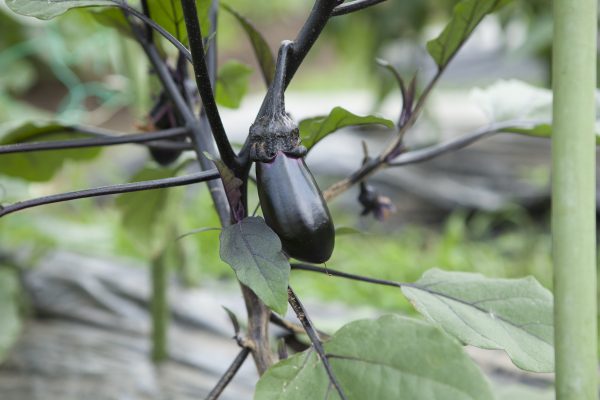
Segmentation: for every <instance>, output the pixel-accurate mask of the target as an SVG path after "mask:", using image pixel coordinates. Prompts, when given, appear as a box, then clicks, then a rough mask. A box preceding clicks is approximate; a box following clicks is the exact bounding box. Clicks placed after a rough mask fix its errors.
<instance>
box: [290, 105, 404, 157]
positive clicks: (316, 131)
mask: <svg viewBox="0 0 600 400" xmlns="http://www.w3.org/2000/svg"><path fill="white" fill-rule="evenodd" d="M357 125H383V126H386V127H388V128H392V127H393V126H394V123H393V122H392V121H390V120H389V119H385V118H381V117H377V116H374V115H367V116H359V115H356V114H352V113H351V112H350V111H348V110H346V109H344V108H342V107H335V108H334V109H333V110H331V112H330V113H329V115H324V116H320V117H314V118H308V119H305V120H302V121H300V125H299V128H300V138H301V139H302V144H303V145H304V146H305V147H306V148H307V149H310V148H311V147H313V146H314V145H315V144H317V143H318V142H319V141H320V140H322V139H324V138H325V137H327V136H328V135H330V134H332V133H333V132H335V131H337V130H338V129H342V128H345V127H347V126H357Z"/></svg>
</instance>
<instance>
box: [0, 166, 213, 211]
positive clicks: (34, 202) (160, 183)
mask: <svg viewBox="0 0 600 400" xmlns="http://www.w3.org/2000/svg"><path fill="white" fill-rule="evenodd" d="M219 177H220V175H219V172H218V171H217V170H216V169H212V170H210V171H202V172H198V173H195V174H190V175H185V176H178V177H174V178H165V179H155V180H149V181H142V182H132V183H125V184H119V185H112V186H103V187H98V188H93V189H85V190H78V191H75V192H67V193H61V194H54V195H50V196H44V197H39V198H37V199H31V200H25V201H21V202H18V203H14V204H11V205H8V206H6V207H1V208H0V217H3V216H5V215H8V214H11V213H14V212H16V211H21V210H24V209H27V208H32V207H38V206H42V205H44V204H52V203H60V202H63V201H70V200H76V199H83V198H87V197H97V196H106V195H109V194H120V193H129V192H138V191H141V190H149V189H164V188H169V187H175V186H184V185H190V184H192V183H198V182H205V181H208V180H212V179H217V178H219Z"/></svg>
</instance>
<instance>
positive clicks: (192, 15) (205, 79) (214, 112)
mask: <svg viewBox="0 0 600 400" xmlns="http://www.w3.org/2000/svg"><path fill="white" fill-rule="evenodd" d="M181 7H182V10H183V16H184V19H185V26H186V29H187V33H188V40H189V42H190V51H191V52H192V65H193V67H194V73H195V74H194V75H195V77H196V85H197V86H198V91H199V92H200V97H201V98H202V107H203V109H204V112H205V113H206V117H207V118H208V122H209V123H210V128H211V131H212V133H213V136H214V138H215V141H216V143H217V148H218V149H219V154H220V155H221V159H222V160H223V162H225V165H227V166H228V167H229V168H232V167H233V166H234V165H235V164H236V157H235V153H234V152H233V149H232V148H231V144H230V143H229V139H227V134H226V133H225V128H224V127H223V122H222V121H221V116H220V115H219V110H218V108H217V103H216V101H215V97H214V94H213V88H212V86H213V85H212V84H211V74H209V71H208V67H207V65H206V59H205V55H204V44H203V38H202V31H201V30H200V23H199V22H198V12H197V10H196V1H195V0H181Z"/></svg>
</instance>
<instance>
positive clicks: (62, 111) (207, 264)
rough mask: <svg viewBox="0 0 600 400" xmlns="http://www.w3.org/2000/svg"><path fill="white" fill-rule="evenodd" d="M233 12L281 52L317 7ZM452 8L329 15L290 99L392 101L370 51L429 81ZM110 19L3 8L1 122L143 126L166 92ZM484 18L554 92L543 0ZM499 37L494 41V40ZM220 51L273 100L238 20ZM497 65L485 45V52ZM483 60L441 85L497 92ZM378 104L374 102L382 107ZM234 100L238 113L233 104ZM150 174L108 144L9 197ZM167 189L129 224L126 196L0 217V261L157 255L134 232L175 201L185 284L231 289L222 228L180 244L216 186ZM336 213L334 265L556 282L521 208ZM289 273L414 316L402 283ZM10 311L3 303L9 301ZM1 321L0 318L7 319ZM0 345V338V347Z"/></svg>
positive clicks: (9, 280) (227, 24)
mask: <svg viewBox="0 0 600 400" xmlns="http://www.w3.org/2000/svg"><path fill="white" fill-rule="evenodd" d="M227 3H228V4H229V5H231V6H232V7H233V8H234V9H235V10H237V11H238V12H239V13H241V14H242V15H244V16H246V17H248V18H249V19H250V20H251V21H253V22H254V23H255V26H256V27H257V28H258V29H259V30H260V31H261V32H262V33H263V35H264V36H265V37H266V38H267V41H268V42H269V44H270V45H271V48H272V49H274V48H276V46H277V45H278V43H279V42H280V41H281V40H282V39H286V38H291V37H293V36H294V35H295V32H296V31H297V30H298V28H299V27H300V25H301V24H302V22H303V21H304V18H305V16H306V13H307V12H308V10H309V5H310V4H309V3H310V2H307V1H302V0H288V1H285V2H273V1H269V0H254V1H245V0H229V1H228V2H227ZM455 4H456V1H454V0H443V1H434V0H405V1H393V0H389V1H387V2H386V3H384V4H382V5H380V6H377V7H373V8H371V9H369V10H366V11H364V12H360V13H356V14H353V15H349V16H347V17H344V18H335V19H334V20H333V21H332V23H331V24H330V25H329V26H328V28H327V29H326V31H325V34H324V36H323V37H322V38H321V39H320V42H319V43H318V45H317V46H316V48H315V51H314V52H312V53H311V54H310V55H309V58H308V60H307V62H306V63H305V64H304V65H303V66H302V69H301V73H300V74H298V77H297V79H295V80H294V83H293V84H292V86H291V88H290V90H292V91H328V92H331V91H336V90H347V89H366V90H368V91H371V92H373V93H377V96H375V98H379V99H380V100H382V99H384V98H385V96H387V95H388V94H389V95H391V96H397V93H391V94H390V91H391V90H396V89H395V85H394V84H393V83H392V81H391V77H390V76H389V75H388V74H386V72H385V71H384V70H383V69H381V68H378V67H377V66H376V63H375V62H374V59H375V58H376V57H381V58H385V59H387V60H390V61H391V62H392V63H393V64H394V65H396V66H397V67H398V69H399V70H400V71H401V73H403V74H405V75H406V76H410V75H412V74H414V73H415V71H419V75H420V76H421V77H422V78H423V79H421V81H422V82H425V81H426V77H427V76H428V75H430V74H431V72H432V71H433V64H432V62H431V61H430V60H428V58H427V57H426V52H425V50H424V44H425V42H426V40H428V39H430V38H432V37H434V35H435V34H436V33H437V32H439V31H440V30H441V28H442V27H443V24H444V23H445V22H446V21H447V20H448V15H449V13H450V12H451V10H452V7H453V6H454V5H455ZM106 17H107V16H106V15H103V16H99V15H98V13H97V12H95V11H91V10H85V9H84V10H74V11H70V12H68V13H67V14H65V15H63V16H61V17H59V18H56V19H54V20H51V21H47V22H46V21H43V22H42V21H39V20H35V19H32V18H23V17H19V16H16V15H14V14H12V13H10V12H9V11H8V10H7V9H6V8H5V7H4V4H2V7H0V70H1V71H2V74H0V124H1V125H0V128H1V127H6V126H14V125H15V124H18V123H20V122H23V121H32V120H34V121H35V120H44V119H52V120H55V121H60V122H61V123H68V124H73V123H85V124H90V125H97V126H102V127H106V128H111V129H116V130H122V131H124V132H132V131H136V130H138V128H136V127H137V126H141V125H144V124H145V123H146V122H147V119H146V118H147V117H146V116H147V114H148V112H149V109H150V107H151V105H152V100H153V98H154V97H155V96H157V94H158V84H157V82H156V80H155V77H153V76H151V75H150V74H149V73H148V71H149V68H148V65H147V64H146V62H145V58H144V56H143V54H142V52H141V50H140V49H139V48H138V47H137V45H136V44H135V43H134V42H133V41H131V40H129V39H127V38H125V37H123V36H122V35H121V34H120V33H119V31H118V30H116V29H113V28H109V27H107V26H105V25H103V24H102V22H103V20H102V18H106ZM104 22H105V21H104ZM113 22H114V21H113ZM489 22H490V23H489V24H488V27H487V29H492V30H494V29H496V30H500V31H501V32H502V34H501V35H495V36H493V38H494V40H493V43H491V44H490V43H487V42H486V41H485V40H484V39H485V38H484V39H481V40H483V41H482V43H484V44H485V43H487V46H488V50H489V49H491V50H490V51H493V52H495V54H500V56H499V57H509V58H510V59H512V60H513V61H514V60H520V59H527V60H534V61H535V62H536V65H537V66H538V67H539V66H541V67H539V68H537V69H535V71H536V72H535V74H533V75H530V76H528V78H530V79H529V80H533V81H534V83H537V84H547V82H548V76H549V74H548V68H549V67H548V65H549V63H548V61H549V56H550V40H551V19H550V9H549V7H548V6H547V2H545V1H542V0H530V1H526V2H525V1H520V2H515V3H513V4H512V5H511V6H510V7H507V8H506V9H504V10H502V12H501V13H500V14H499V15H498V16H497V17H493V18H491V21H489ZM498 38H500V39H501V40H500V42H497V41H495V40H497V39H498ZM481 40H480V41H481ZM488 42H489V40H488ZM218 45H219V60H220V64H221V65H224V64H225V63H226V62H231V61H232V60H236V61H237V62H238V63H243V64H247V65H248V66H249V67H250V68H252V70H253V71H254V72H253V73H252V74H249V73H248V71H249V69H248V68H247V67H232V66H231V64H227V65H229V68H233V71H234V72H235V71H242V72H243V71H246V72H245V77H244V76H239V75H236V77H237V78H239V79H240V81H239V84H238V86H236V89H235V90H236V91H235V96H238V97H241V96H243V95H244V94H245V93H247V92H250V93H253V92H261V91H264V84H263V83H262V80H261V76H260V73H259V72H258V68H257V64H256V61H255V60H254V57H253V54H252V51H251V49H250V46H249V43H248V40H247V38H246V37H245V35H244V33H243V30H242V29H241V28H240V27H239V26H238V24H237V22H236V21H235V19H234V18H233V17H232V16H231V15H229V14H228V13H221V15H220V19H219V30H218ZM165 47H167V46H165ZM484 47H485V46H484ZM168 51H169V50H168ZM467 53H468V52H467ZM487 56H488V54H487V53H485V52H484V54H483V55H482V56H481V57H487ZM476 63H477V59H472V58H468V57H467V58H466V59H465V60H464V61H463V62H462V64H461V62H460V60H457V66H455V67H453V69H451V70H449V71H448V75H449V76H450V77H452V76H462V77H463V78H464V79H458V78H457V79H448V81H444V83H443V85H447V86H450V87H457V86H458V87H462V88H465V89H466V88H469V87H470V86H471V85H472V84H474V83H481V82H482V81H483V82H487V83H491V82H492V81H493V80H495V79H497V78H498V77H499V76H494V75H490V74H487V71H482V72H480V73H479V74H477V73H471V72H472V71H471V70H470V69H465V68H467V67H468V66H470V65H472V64H473V65H475V64H476ZM461 65H462V66H461ZM465 66H467V67H465ZM461 68H462V75H461V74H460V72H461ZM465 71H466V72H465ZM540 71H542V72H541V73H540ZM230 72H231V71H230ZM242 72H240V73H242ZM378 104H379V103H378V102H374V104H373V108H374V109H376V108H377V106H378ZM228 105H229V106H233V107H235V106H237V104H236V103H235V102H233V103H230V104H228ZM340 105H343V104H340ZM324 113H325V112H324ZM0 138H1V135H0ZM190 157H191V156H190ZM188 158H189V157H188ZM184 160H185V157H184ZM0 162H1V161H0ZM156 168H157V165H156V164H154V163H153V162H152V161H150V160H149V158H148V154H147V152H146V151H145V150H144V149H143V148H141V147H134V146H124V147H119V148H109V149H106V150H104V151H103V152H102V154H101V155H100V156H99V157H96V158H90V159H87V160H86V161H85V162H77V163H76V162H66V163H65V164H64V166H63V167H62V168H61V169H60V170H59V171H58V172H57V173H56V174H54V176H52V179H51V180H48V181H47V182H40V183H31V182H27V181H26V180H23V179H19V178H16V177H8V176H0V199H1V202H2V203H3V204H8V203H12V202H15V201H18V200H22V199H27V198H32V197H37V196H41V195H46V194H51V193H58V192H62V191H68V190H74V189H77V188H86V187H92V186H99V185H107V184H114V183H120V182H125V181H131V180H135V179H139V178H140V176H143V177H149V176H156V175H152V174H156V172H152V171H155V170H156ZM173 173H174V172H173ZM136 174H137V176H135V175H136ZM160 174H161V173H159V175H160ZM165 192H166V191H154V192H147V193H144V194H141V195H139V196H140V198H143V199H144V200H145V201H147V202H148V203H150V202H152V201H154V203H153V204H155V205H156V208H154V209H153V208H152V207H149V208H144V210H134V211H135V212H137V213H141V214H137V215H134V216H131V215H129V216H128V214H127V212H128V211H127V209H126V207H125V208H124V207H119V206H118V203H119V200H117V201H115V198H100V199H94V200H90V199H85V200H78V201H74V202H70V203H66V204H60V205H51V206H46V207H43V208H40V209H32V210H28V211H25V212H22V213H17V214H14V215H10V216H8V217H6V218H3V219H2V221H1V222H0V255H1V256H2V258H1V259H0V261H2V260H3V259H6V260H11V259H19V260H25V262H24V263H21V265H32V264H34V263H35V260H36V259H39V257H43V256H44V254H45V253H46V252H47V251H50V250H54V249H61V250H67V251H75V252H85V253H86V254H94V255H97V256H98V257H128V258H136V259H139V260H144V261H145V262H149V260H150V259H151V258H152V257H153V256H154V255H155V254H154V252H155V251H159V250H156V249H155V245H154V244H150V242H148V241H144V240H141V239H140V237H139V235H138V234H137V233H136V232H138V233H139V232H140V227H141V228H142V229H144V224H149V225H152V224H154V223H155V221H154V220H155V219H156V218H155V216H154V214H153V211H156V210H161V209H164V207H163V206H164V204H166V203H165V202H167V201H168V202H172V203H173V204H175V205H176V207H174V208H175V209H176V212H177V213H179V214H178V216H176V217H174V219H173V220H174V221H175V222H173V223H172V224H170V225H169V227H167V228H165V229H161V230H160V231H157V232H159V233H156V234H157V235H159V236H161V235H162V236H161V237H162V239H163V242H162V243H163V246H164V245H165V244H169V245H170V244H172V243H177V247H178V249H179V250H178V251H179V254H180V257H178V258H177V260H178V262H177V263H176V264H177V265H176V267H174V268H176V273H177V277H178V280H179V281H180V282H181V283H182V284H184V285H197V284H201V282H202V281H203V280H205V279H220V280H228V281H230V282H231V284H232V287H233V286H234V285H235V284H234V280H233V278H234V275H233V273H232V271H231V269H230V268H229V267H228V266H227V265H225V264H224V263H223V262H221V261H220V259H219V255H218V252H217V250H216V249H218V232H214V231H208V232H203V233H198V234H195V235H191V236H188V237H185V238H183V239H181V240H179V241H175V239H176V237H177V236H178V235H181V234H184V233H186V232H189V231H192V230H194V229H197V228H201V227H216V226H218V219H217V217H216V214H215V212H214V210H213V208H212V206H211V204H210V198H209V195H208V192H207V190H206V189H205V188H204V186H203V185H194V186H193V187H189V188H177V189H170V190H169V191H168V192H169V195H168V200H167V199H165V198H159V197H160V196H164V193H165ZM254 192H255V191H254V190H251V193H254ZM252 196H253V197H252V198H251V201H250V204H251V207H252V208H253V207H254V206H255V205H256V203H257V200H256V196H255V194H253V195H252ZM394 200H398V201H399V200H400V199H394ZM171 208H173V207H171ZM129 212H131V210H130V211H129ZM143 213H146V214H143ZM333 213H334V215H335V220H336V224H337V225H338V226H351V227H358V228H359V229H360V230H362V231H364V233H360V234H355V235H344V236H340V237H339V238H338V240H337V245H336V250H335V253H334V256H333V258H332V260H331V261H330V262H328V263H327V266H328V267H330V268H334V269H339V270H343V271H347V272H352V273H359V274H363V275H368V276H374V277H380V278H385V279H393V280H398V281H413V280H416V279H417V278H418V277H419V276H420V275H421V274H422V273H423V272H424V271H425V270H427V269H429V268H432V267H442V268H445V269H451V270H461V271H476V272H482V273H484V274H486V275H488V276H495V277H517V276H524V275H529V274H532V275H534V276H535V277H536V278H537V279H538V280H539V281H540V282H541V283H542V284H543V285H545V286H547V287H550V286H551V283H552V278H551V267H550V258H549V254H550V238H549V234H548V221H547V217H546V215H545V214H542V215H536V216H532V215H530V213H529V212H528V211H527V210H525V209H523V208H521V207H519V206H516V205H515V206H513V207H511V208H509V209H507V210H505V211H501V212H497V213H485V212H480V211H477V210H456V211H455V212H453V213H451V214H450V215H448V216H447V218H446V219H444V220H442V221H439V223H437V224H430V225H410V224H405V223H402V221H398V220H397V219H390V220H389V221H388V222H384V223H379V222H376V221H372V220H371V217H369V216H367V217H360V216H359V213H360V208H359V207H358V206H357V207H355V208H354V209H348V208H347V207H346V206H341V205H337V204H335V203H334V205H333ZM168 215H169V216H172V215H173V213H170V214H168ZM173 220H172V221H173ZM124 221H125V222H124ZM128 221H129V222H128ZM159 247H160V245H159ZM183 260H185V262H183ZM4 264H5V265H6V266H7V267H6V268H0V288H2V287H10V288H11V289H10V290H2V289H0V294H2V293H5V294H3V295H6V293H8V296H12V297H11V298H13V297H15V296H14V293H13V292H14V290H15V289H14V288H15V287H16V286H17V285H16V284H15V277H14V275H11V274H12V271H14V268H12V267H10V265H11V263H10V262H9V261H6V262H4ZM5 271H11V272H6V274H7V276H8V275H11V277H6V276H4V274H5ZM292 275H293V276H292V284H293V285H294V286H295V287H296V288H297V289H296V290H297V291H299V292H301V293H303V294H304V293H306V294H310V295H311V296H314V297H316V298H320V299H324V300H328V301H342V302H347V303H351V304H354V305H372V306H375V307H382V308H386V309H395V310H398V309H402V310H405V311H407V312H410V307H409V306H408V304H406V303H404V300H403V298H402V296H399V293H396V292H394V289H390V288H380V287H377V286H372V285H367V284H361V283H355V282H349V281H344V280H341V279H336V280H335V283H332V282H331V281H330V280H331V279H335V278H330V277H327V276H322V275H311V274H309V273H306V272H297V273H293V274H292ZM16 297H18V296H16ZM13 303H14V304H17V305H16V306H14V307H12V308H11V310H12V311H11V313H12V314H14V313H15V312H16V311H17V310H18V309H19V308H20V307H21V306H20V305H19V304H20V303H19V301H15V302H13ZM2 304H3V300H1V299H0V306H1V305H2ZM6 304H8V303H6ZM6 313H7V312H6V311H4V310H3V309H0V314H2V315H6ZM12 314H11V315H12ZM13 331H14V330H13ZM13 331H11V332H13ZM12 335H14V333H12ZM2 341H3V339H2V337H1V336H0V353H1V352H2V346H3V344H2Z"/></svg>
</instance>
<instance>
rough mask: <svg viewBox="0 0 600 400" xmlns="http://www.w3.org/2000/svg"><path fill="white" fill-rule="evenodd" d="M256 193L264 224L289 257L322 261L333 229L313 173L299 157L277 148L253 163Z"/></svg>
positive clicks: (326, 256) (328, 250)
mask: <svg viewBox="0 0 600 400" xmlns="http://www.w3.org/2000/svg"><path fill="white" fill-rule="evenodd" d="M256 180H257V186H258V196H259V198H260V205H261V208H262V210H263V215H264V218H265V221H266V222H267V225H269V227H270V228H271V229H273V230H274V231H275V233H277V235H278V236H279V238H280V239H281V244H282V247H283V251H285V253H286V254H287V255H289V256H290V257H293V258H296V259H298V260H301V261H306V262H310V263H323V262H325V261H327V260H329V258H330V257H331V253H332V252H333V246H334V244H335V229H334V226H333V222H332V220H331V215H330V214H329V209H328V208H327V203H326V202H325V200H324V199H323V196H322V194H321V191H320V190H319V187H318V186H317V184H316V182H315V180H314V178H313V176H312V174H311V173H310V171H309V170H308V167H307V166H306V164H305V163H304V159H303V158H302V157H294V156H293V155H287V154H285V153H283V152H278V153H277V155H276V156H275V157H274V158H273V160H272V161H271V162H257V163H256Z"/></svg>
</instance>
